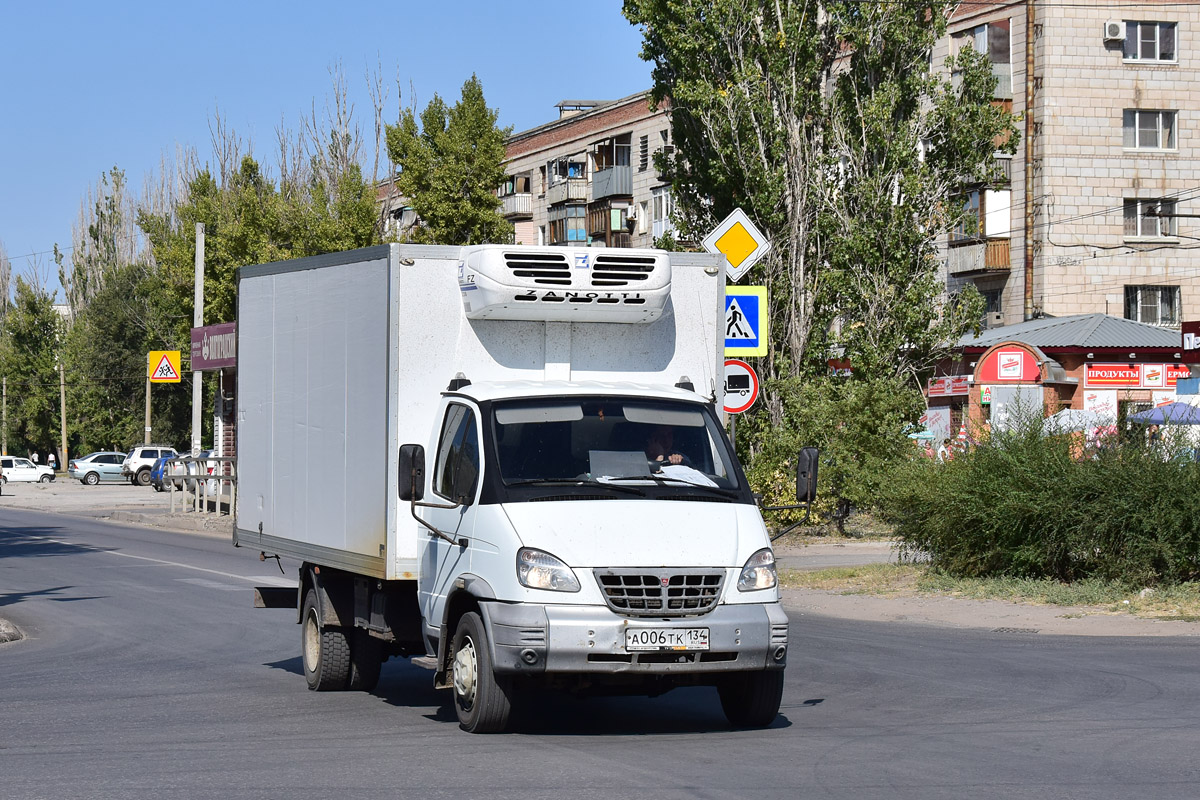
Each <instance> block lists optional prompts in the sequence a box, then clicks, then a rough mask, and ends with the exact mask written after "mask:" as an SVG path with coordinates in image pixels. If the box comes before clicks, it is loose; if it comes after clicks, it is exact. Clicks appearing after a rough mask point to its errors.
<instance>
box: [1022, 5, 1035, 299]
mask: <svg viewBox="0 0 1200 800" xmlns="http://www.w3.org/2000/svg"><path fill="white" fill-rule="evenodd" d="M1033 30H1034V12H1033V0H1025V141H1024V143H1023V144H1024V147H1025V320H1026V321H1028V320H1031V319H1033V218H1034V214H1033V134H1034V129H1033V100H1034V87H1033V80H1034V78H1033Z"/></svg>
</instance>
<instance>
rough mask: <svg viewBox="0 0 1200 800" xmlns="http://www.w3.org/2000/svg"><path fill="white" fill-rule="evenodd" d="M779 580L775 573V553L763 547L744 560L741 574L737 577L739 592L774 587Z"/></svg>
mask: <svg viewBox="0 0 1200 800" xmlns="http://www.w3.org/2000/svg"><path fill="white" fill-rule="evenodd" d="M778 582H779V576H778V575H776V573H775V554H774V553H772V552H771V548H769V547H764V548H763V549H762V550H759V551H758V552H757V553H755V554H754V555H752V556H750V558H749V559H748V560H747V561H746V566H744V567H742V574H741V575H740V576H739V577H738V591H739V592H756V591H758V590H760V589H774V588H775V584H777V583H778Z"/></svg>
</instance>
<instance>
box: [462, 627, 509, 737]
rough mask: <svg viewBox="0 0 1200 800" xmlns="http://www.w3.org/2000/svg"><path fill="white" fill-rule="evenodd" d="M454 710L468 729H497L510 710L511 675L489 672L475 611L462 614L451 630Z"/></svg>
mask: <svg viewBox="0 0 1200 800" xmlns="http://www.w3.org/2000/svg"><path fill="white" fill-rule="evenodd" d="M452 671H453V677H454V711H455V713H456V714H457V715H458V726H459V727H460V728H462V729H463V730H464V731H467V732H468V733H499V732H501V731H503V730H504V729H505V728H507V727H508V716H509V714H510V713H511V711H512V695H513V683H512V679H511V678H507V677H497V676H496V675H495V673H493V672H492V657H491V654H490V652H489V651H488V641H487V633H486V632H485V631H484V629H483V620H482V619H481V618H480V616H479V614H477V613H476V612H474V611H471V612H468V613H466V614H464V615H463V617H462V619H460V620H459V621H458V628H457V630H456V631H455V632H454V664H453V666H452Z"/></svg>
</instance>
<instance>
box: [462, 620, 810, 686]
mask: <svg viewBox="0 0 1200 800" xmlns="http://www.w3.org/2000/svg"><path fill="white" fill-rule="evenodd" d="M481 606H482V610H483V618H484V624H485V625H486V627H487V632H488V641H489V642H490V645H491V650H492V664H493V666H494V669H495V671H496V672H499V673H510V674H511V673H524V674H543V673H592V674H631V675H638V674H644V675H670V674H680V673H685V674H686V673H708V672H739V671H760V670H764V669H783V668H784V666H786V664H787V644H788V619H787V615H786V614H785V613H784V611H783V606H782V605H780V604H779V603H763V604H759V603H747V604H732V605H719V606H717V607H716V608H715V609H713V610H712V611H711V612H709V613H708V614H704V615H701V616H695V617H675V618H671V619H663V618H659V617H625V616H621V615H619V614H616V613H614V612H613V611H610V610H609V609H608V607H607V606H566V605H562V606H560V605H536V604H524V603H518V604H510V603H497V602H492V603H482V604H481ZM628 628H708V631H709V648H708V650H692V651H675V650H666V651H662V650H659V651H641V652H632V653H631V652H627V651H626V650H625V631H626V629H628Z"/></svg>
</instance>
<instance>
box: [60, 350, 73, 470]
mask: <svg viewBox="0 0 1200 800" xmlns="http://www.w3.org/2000/svg"><path fill="white" fill-rule="evenodd" d="M58 409H59V423H58V424H59V435H60V437H61V439H62V447H61V448H59V452H60V453H61V454H62V458H60V459H59V461H58V463H59V465H60V466H62V468H63V470H66V469H67V465H69V464H70V463H71V462H70V461H68V460H67V459H68V455H69V454H68V453H67V378H66V374H65V373H64V372H63V363H62V361H59V362H58Z"/></svg>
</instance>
